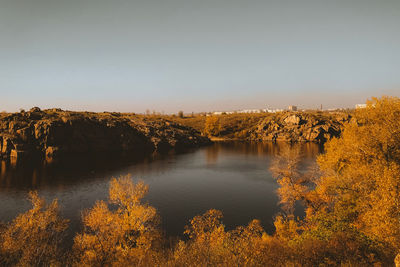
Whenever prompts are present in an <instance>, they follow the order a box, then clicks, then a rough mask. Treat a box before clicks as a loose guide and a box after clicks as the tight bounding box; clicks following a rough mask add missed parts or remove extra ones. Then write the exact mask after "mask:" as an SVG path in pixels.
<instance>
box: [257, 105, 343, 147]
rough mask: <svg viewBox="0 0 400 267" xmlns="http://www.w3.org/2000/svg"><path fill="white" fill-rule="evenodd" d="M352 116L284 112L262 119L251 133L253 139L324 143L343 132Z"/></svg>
mask: <svg viewBox="0 0 400 267" xmlns="http://www.w3.org/2000/svg"><path fill="white" fill-rule="evenodd" d="M349 120H350V116H349V115H347V114H343V113H342V114H338V115H337V116H336V117H335V116H332V117H330V118H328V117H326V116H318V114H311V113H300V112H296V113H291V112H290V113H284V114H280V115H276V116H273V117H267V118H265V119H264V120H262V121H261V122H260V123H259V124H258V127H256V129H255V130H253V131H252V132H251V134H250V138H249V139H251V140H259V141H287V142H318V143H323V142H325V141H326V140H329V139H330V138H332V137H337V136H339V135H340V133H341V128H342V126H343V123H344V122H348V121H349Z"/></svg>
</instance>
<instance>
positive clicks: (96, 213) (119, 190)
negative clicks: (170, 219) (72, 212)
mask: <svg viewBox="0 0 400 267" xmlns="http://www.w3.org/2000/svg"><path fill="white" fill-rule="evenodd" d="M147 190H148V186H146V185H144V184H143V183H142V182H140V183H137V184H134V183H133V182H132V180H131V179H130V177H122V178H119V179H115V178H114V179H112V181H111V183H110V190H109V201H108V202H109V203H110V204H116V205H117V209H116V210H110V209H109V206H108V205H107V203H105V202H104V201H99V202H97V203H96V204H95V206H94V207H93V208H92V209H91V210H89V211H87V212H86V213H84V215H83V224H84V227H85V228H84V231H83V233H81V234H78V235H77V236H76V237H75V240H74V251H75V254H76V256H77V258H78V259H77V261H78V265H87V266H104V265H116V266H122V265H127V264H129V265H132V264H134V265H145V264H149V262H152V263H156V262H157V257H158V255H157V248H158V247H157V245H158V243H159V241H160V237H161V234H160V230H159V223H160V219H159V216H158V214H157V211H156V209H155V208H153V207H151V206H149V205H147V204H143V203H141V199H142V198H143V197H144V196H145V194H146V193H147Z"/></svg>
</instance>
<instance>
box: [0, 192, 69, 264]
mask: <svg viewBox="0 0 400 267" xmlns="http://www.w3.org/2000/svg"><path fill="white" fill-rule="evenodd" d="M29 198H30V201H31V203H32V206H33V207H32V209H30V210H29V211H27V212H26V213H23V214H20V215H18V217H16V218H15V219H14V220H13V221H12V222H11V223H10V224H8V225H7V226H6V227H5V229H4V231H3V232H2V235H1V240H2V244H1V252H2V254H3V264H5V265H7V266H11V265H17V266H49V265H52V266H58V265H61V262H60V260H61V259H62V257H63V255H62V250H61V248H60V245H61V242H62V240H63V237H64V231H65V230H66V229H67V227H68V221H67V220H64V219H62V218H60V216H59V208H58V203H57V200H54V201H53V202H52V203H51V204H50V205H46V203H45V201H44V200H43V199H42V198H40V197H39V196H38V194H37V192H30V193H29Z"/></svg>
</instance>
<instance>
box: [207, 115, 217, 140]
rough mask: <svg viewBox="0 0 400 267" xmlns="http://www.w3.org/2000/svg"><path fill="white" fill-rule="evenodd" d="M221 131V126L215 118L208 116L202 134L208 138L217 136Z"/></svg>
mask: <svg viewBox="0 0 400 267" xmlns="http://www.w3.org/2000/svg"><path fill="white" fill-rule="evenodd" d="M220 131H221V125H220V122H219V118H218V117H217V116H209V117H207V118H206V121H205V124H204V133H205V134H206V135H209V136H217V135H219V133H220Z"/></svg>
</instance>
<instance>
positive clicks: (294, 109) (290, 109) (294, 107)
mask: <svg viewBox="0 0 400 267" xmlns="http://www.w3.org/2000/svg"><path fill="white" fill-rule="evenodd" d="M288 110H289V111H297V106H289V107H288Z"/></svg>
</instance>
